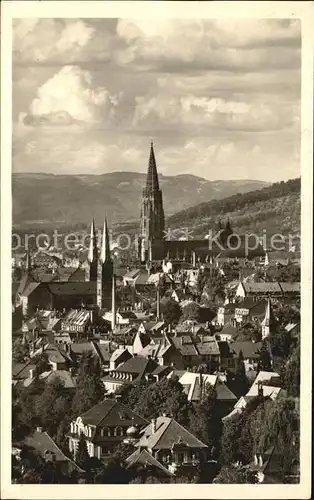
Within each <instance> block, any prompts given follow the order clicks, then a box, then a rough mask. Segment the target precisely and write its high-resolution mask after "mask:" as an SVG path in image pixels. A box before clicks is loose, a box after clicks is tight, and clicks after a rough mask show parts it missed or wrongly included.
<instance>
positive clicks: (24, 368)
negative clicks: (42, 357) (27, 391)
mask: <svg viewBox="0 0 314 500" xmlns="http://www.w3.org/2000/svg"><path fill="white" fill-rule="evenodd" d="M35 368H36V365H35V364H34V363H32V362H31V361H27V362H26V363H13V365H12V378H15V379H27V378H28V377H29V371H30V370H34V369H35Z"/></svg>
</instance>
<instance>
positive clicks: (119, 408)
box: [80, 399, 148, 427]
mask: <svg viewBox="0 0 314 500" xmlns="http://www.w3.org/2000/svg"><path fill="white" fill-rule="evenodd" d="M80 417H81V419H82V421H83V423H84V425H95V426H99V425H118V424H119V422H123V424H124V425H139V426H141V427H142V426H144V425H147V423H148V422H147V420H145V419H144V418H142V417H141V416H140V415H138V414H137V413H135V412H134V411H132V410H131V409H130V408H128V407H127V406H125V405H124V404H122V403H120V402H118V401H115V400H114V399H104V400H103V401H101V402H100V403H98V404H97V405H95V406H93V407H92V408H91V409H90V410H88V411H86V412H85V413H83V415H80ZM121 417H123V419H122V418H121Z"/></svg>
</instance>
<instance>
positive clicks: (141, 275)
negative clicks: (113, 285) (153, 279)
mask: <svg viewBox="0 0 314 500" xmlns="http://www.w3.org/2000/svg"><path fill="white" fill-rule="evenodd" d="M148 276H149V274H148V271H147V269H132V270H129V271H128V272H127V273H126V274H124V275H123V277H122V279H123V286H128V285H129V286H133V287H136V286H138V285H145V284H146V283H147V280H148Z"/></svg>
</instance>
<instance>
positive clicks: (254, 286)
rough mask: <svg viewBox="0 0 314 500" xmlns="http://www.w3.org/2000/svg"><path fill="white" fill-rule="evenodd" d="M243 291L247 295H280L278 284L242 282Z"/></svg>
mask: <svg viewBox="0 0 314 500" xmlns="http://www.w3.org/2000/svg"><path fill="white" fill-rule="evenodd" d="M242 286H243V288H244V290H245V291H246V292H248V293H268V292H269V293H281V288H280V286H279V283H277V282H276V281H274V282H271V281H269V282H261V283H244V282H243V281H242Z"/></svg>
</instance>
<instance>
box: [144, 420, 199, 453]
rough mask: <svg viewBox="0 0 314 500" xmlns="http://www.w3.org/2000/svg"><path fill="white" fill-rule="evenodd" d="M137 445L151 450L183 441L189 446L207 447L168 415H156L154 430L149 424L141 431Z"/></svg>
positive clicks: (169, 447)
mask: <svg viewBox="0 0 314 500" xmlns="http://www.w3.org/2000/svg"><path fill="white" fill-rule="evenodd" d="M142 434H143V435H142V437H141V439H140V440H139V441H138V443H137V444H136V446H137V447H143V448H149V449H151V450H162V449H165V450H169V449H171V448H172V447H173V446H174V445H176V444H178V443H184V445H186V446H188V447H189V448H193V449H194V448H196V449H197V448H207V446H206V444H204V443H202V441H200V440H199V439H197V438H196V437H195V436H193V434H191V432H189V431H188V430H187V429H185V428H184V427H182V425H180V424H179V423H178V422H176V420H174V419H173V418H170V417H158V418H157V419H156V431H155V432H153V431H152V424H149V425H148V426H147V427H146V428H145V429H144V431H143V433H142Z"/></svg>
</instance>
